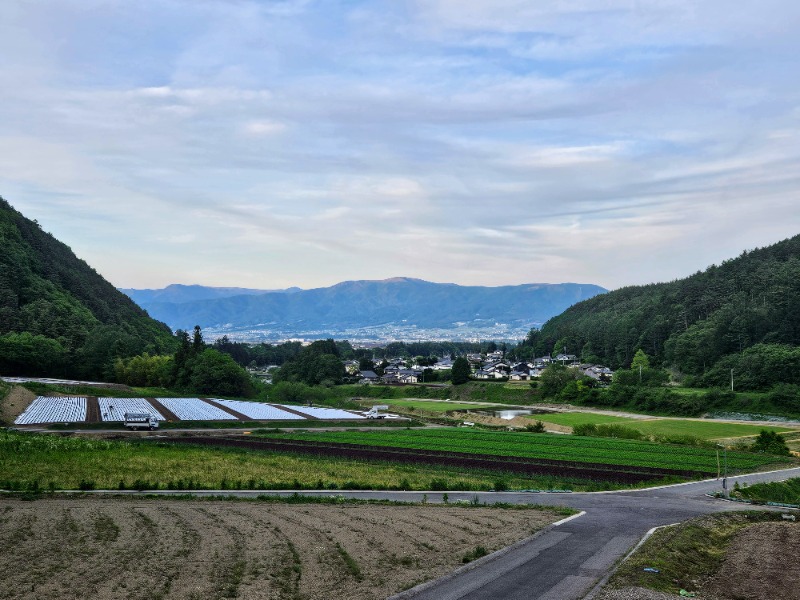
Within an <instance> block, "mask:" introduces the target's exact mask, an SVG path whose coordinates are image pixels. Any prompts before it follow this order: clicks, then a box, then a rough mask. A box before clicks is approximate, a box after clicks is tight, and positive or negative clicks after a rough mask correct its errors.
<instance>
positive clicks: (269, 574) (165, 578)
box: [0, 498, 560, 600]
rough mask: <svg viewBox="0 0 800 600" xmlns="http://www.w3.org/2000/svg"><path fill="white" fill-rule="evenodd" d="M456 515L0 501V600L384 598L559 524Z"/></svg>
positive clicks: (517, 513) (414, 510) (353, 508)
mask: <svg viewBox="0 0 800 600" xmlns="http://www.w3.org/2000/svg"><path fill="white" fill-rule="evenodd" d="M559 518H560V517H558V516H556V515H555V513H550V512H540V511H536V510H528V509H523V510H505V509H490V508H471V507H457V506H446V505H445V506H443V505H430V506H373V505H345V504H343V505H316V504H292V505H286V504H266V503H256V502H223V501H208V502H202V501H180V500H146V499H109V498H79V499H60V498H56V499H42V500H38V501H35V502H23V501H19V500H10V499H3V500H0V572H2V573H3V574H4V575H3V577H2V578H0V597H1V598H9V599H17V598H20V599H22V598H24V599H30V600H33V599H49V598H52V599H68V598H74V599H78V598H81V599H83V598H95V599H100V600H106V599H112V598H141V599H150V598H165V599H171V598H176V599H177V598H180V599H198V600H199V599H202V600H206V599H211V598H233V597H238V598H243V599H262V598H263V599H266V598H270V599H295V600H300V599H305V600H314V599H318V598H319V599H329V598H337V599H342V600H344V599H352V600H367V599H377V598H385V597H387V596H389V595H391V594H392V593H394V592H397V591H400V590H402V589H405V588H408V587H411V586H412V585H415V584H417V583H420V582H422V581H426V580H428V579H431V578H434V577H437V576H439V575H442V574H444V573H446V572H448V571H450V570H452V569H453V568H455V567H457V566H459V565H460V564H462V557H463V556H464V554H466V553H467V552H470V551H472V550H474V548H475V547H476V546H484V547H485V548H486V549H487V550H488V551H493V550H497V549H499V548H502V547H504V546H507V545H509V544H511V543H513V542H514V541H516V540H519V539H522V538H524V537H526V536H528V535H530V534H531V533H533V532H534V531H536V530H537V529H540V528H541V527H543V526H544V525H546V524H548V523H550V522H552V521H555V520H557V519H559Z"/></svg>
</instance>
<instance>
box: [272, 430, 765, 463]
mask: <svg viewBox="0 0 800 600" xmlns="http://www.w3.org/2000/svg"><path fill="white" fill-rule="evenodd" d="M268 435H269V437H280V438H283V439H296V440H310V441H319V442H331V443H339V444H361V445H366V446H383V447H395V448H408V449H411V450H435V451H444V452H464V453H469V454H481V455H487V456H503V457H520V458H529V459H547V460H562V461H570V462H580V463H600V464H610V465H630V466H637V467H653V468H658V469H680V470H691V471H704V472H708V473H715V472H716V471H717V469H718V465H719V464H720V463H719V461H720V460H722V457H721V456H720V455H719V454H718V453H717V451H716V450H713V449H709V448H697V447H688V446H677V445H667V444H658V443H654V442H641V441H636V440H617V439H610V438H590V437H579V436H571V435H570V436H566V435H547V434H538V435H537V434H530V433H510V432H509V433H506V432H487V431H475V430H468V429H427V430H399V431H380V432H377V431H336V432H307V433H290V434H277V433H276V434H268ZM777 460H778V459H777V458H776V457H774V456H771V455H764V454H751V453H747V452H728V453H727V462H728V470H729V471H739V470H741V471H747V470H752V469H756V468H758V467H760V466H762V465H766V464H770V463H774V462H776V461H777Z"/></svg>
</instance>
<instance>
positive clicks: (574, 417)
mask: <svg viewBox="0 0 800 600" xmlns="http://www.w3.org/2000/svg"><path fill="white" fill-rule="evenodd" d="M530 418H531V419H534V420H536V421H544V422H545V423H554V424H555V425H564V426H566V427H574V426H575V425H583V424H585V423H594V424H595V425H601V424H605V423H619V424H621V425H626V426H627V425H628V424H629V423H630V422H632V421H635V420H636V419H629V418H626V417H617V416H614V415H604V414H598V413H589V412H563V413H547V414H544V415H542V414H539V415H530Z"/></svg>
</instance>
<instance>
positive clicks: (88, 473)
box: [0, 431, 625, 491]
mask: <svg viewBox="0 0 800 600" xmlns="http://www.w3.org/2000/svg"><path fill="white" fill-rule="evenodd" d="M498 478H501V479H502V480H503V481H504V483H505V484H506V485H507V486H508V487H509V488H510V489H531V488H535V489H573V490H602V489H615V488H619V487H625V486H620V485H615V484H609V483H603V482H593V481H586V480H578V479H574V478H569V477H557V476H535V477H527V476H524V475H511V474H498V473H496V472H489V471H479V470H472V469H465V468H460V467H444V466H433V465H421V464H417V465H410V464H401V463H391V462H366V461H359V460H348V459H340V458H327V457H306V456H297V455H291V454H283V453H275V452H264V451H251V450H243V449H231V448H209V447H196V446H183V445H180V446H178V445H169V444H163V443H157V442H152V441H131V442H128V441H108V440H95V439H87V438H81V437H62V436H60V435H53V434H47V435H40V434H33V433H17V432H12V431H0V489H5V490H16V491H35V490H48V489H54V490H59V489H66V490H76V489H111V490H114V489H123V488H124V489H178V490H195V489H198V490H201V489H206V490H207V489H211V490H225V489H257V490H276V489H297V490H303V489H306V490H308V489H375V490H387V489H388V490H430V489H436V490H467V491H479V490H484V491H485V490H491V489H493V488H494V487H495V485H496V482H497V481H498Z"/></svg>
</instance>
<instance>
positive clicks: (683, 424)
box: [624, 419, 797, 440]
mask: <svg viewBox="0 0 800 600" xmlns="http://www.w3.org/2000/svg"><path fill="white" fill-rule="evenodd" d="M624 425H625V426H626V427H632V428H633V429H636V430H638V431H641V432H642V433H643V434H645V435H655V436H664V437H683V436H687V437H696V438H700V439H703V440H715V439H729V438H738V437H745V436H757V435H758V434H759V432H761V431H762V430H765V429H766V430H767V431H775V432H777V433H784V432H789V431H797V429H793V428H791V427H776V426H773V425H747V424H744V423H722V422H718V421H691V420H683V419H654V420H652V421H636V422H634V423H625V424H624Z"/></svg>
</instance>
